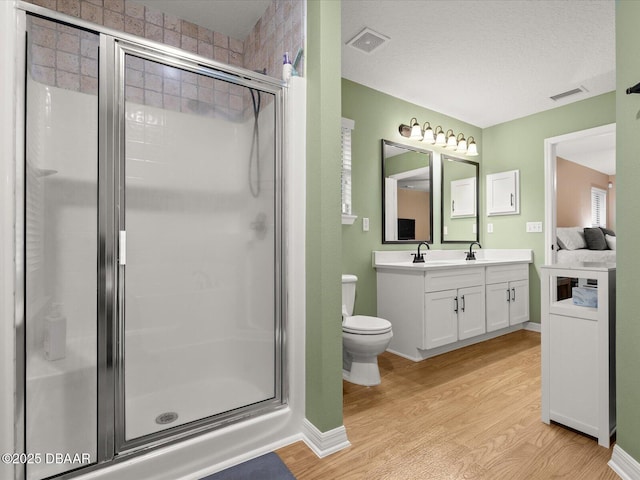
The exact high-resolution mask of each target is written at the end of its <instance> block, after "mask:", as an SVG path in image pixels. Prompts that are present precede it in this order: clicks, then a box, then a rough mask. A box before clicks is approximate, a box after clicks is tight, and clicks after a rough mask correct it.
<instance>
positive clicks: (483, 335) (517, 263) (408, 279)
mask: <svg viewBox="0 0 640 480" xmlns="http://www.w3.org/2000/svg"><path fill="white" fill-rule="evenodd" d="M411 253H412V252H409V251H402V252H396V251H376V252H373V264H374V268H375V269H376V276H377V284H378V286H377V297H378V316H379V317H381V318H385V319H387V320H389V321H390V322H391V324H392V325H393V338H392V340H391V343H390V345H389V348H388V350H389V351H390V352H393V353H395V354H397V355H400V356H402V357H405V358H408V359H410V360H413V361H416V362H417V361H420V360H423V359H425V358H429V357H433V356H435V355H439V354H441V353H445V352H448V351H451V350H455V349H457V348H461V347H464V346H467V345H471V344H473V343H477V342H481V341H484V340H487V339H489V338H493V337H497V336H499V335H504V334H506V333H509V332H513V331H515V330H519V329H521V328H523V326H522V324H523V322H526V321H527V320H529V264H530V263H531V262H532V259H533V254H532V251H531V250H526V249H518V250H488V249H482V250H477V251H476V257H477V260H471V261H467V260H465V254H466V252H465V251H462V250H439V251H429V252H427V254H426V261H425V262H424V263H412V258H413V257H412V256H411Z"/></svg>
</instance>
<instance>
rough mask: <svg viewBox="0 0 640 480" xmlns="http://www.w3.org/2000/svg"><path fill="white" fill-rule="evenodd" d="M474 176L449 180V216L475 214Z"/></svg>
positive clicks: (470, 215) (471, 215) (472, 215)
mask: <svg viewBox="0 0 640 480" xmlns="http://www.w3.org/2000/svg"><path fill="white" fill-rule="evenodd" d="M476 197H477V195H476V177H471V178H462V179H460V180H452V181H451V212H450V214H451V218H458V217H475V216H476Z"/></svg>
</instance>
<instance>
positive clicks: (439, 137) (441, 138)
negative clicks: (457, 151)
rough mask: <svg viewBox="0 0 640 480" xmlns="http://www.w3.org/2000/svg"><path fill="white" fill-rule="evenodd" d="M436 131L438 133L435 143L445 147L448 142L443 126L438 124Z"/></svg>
mask: <svg viewBox="0 0 640 480" xmlns="http://www.w3.org/2000/svg"><path fill="white" fill-rule="evenodd" d="M434 133H435V134H436V143H435V144H434V145H437V146H439V147H444V146H445V145H446V144H447V139H446V138H445V136H444V130H443V129H442V127H441V126H440V125H438V126H437V127H436V129H435V131H434Z"/></svg>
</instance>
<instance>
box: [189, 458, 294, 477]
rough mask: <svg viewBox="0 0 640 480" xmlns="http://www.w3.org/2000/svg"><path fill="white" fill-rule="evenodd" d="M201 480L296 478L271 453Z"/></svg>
mask: <svg viewBox="0 0 640 480" xmlns="http://www.w3.org/2000/svg"><path fill="white" fill-rule="evenodd" d="M201 480H296V477H294V476H293V474H292V473H291V472H290V471H289V469H288V468H287V466H286V465H285V464H284V463H282V460H280V457H279V456H278V455H276V454H275V453H273V452H271V453H267V454H266V455H262V456H261V457H257V458H254V459H252V460H249V461H246V462H244V463H241V464H240V465H236V466H234V467H230V468H227V469H226V470H222V471H221V472H218V473H214V474H213V475H209V476H208V477H204V478H202V479H201Z"/></svg>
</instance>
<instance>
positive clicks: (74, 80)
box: [56, 70, 80, 91]
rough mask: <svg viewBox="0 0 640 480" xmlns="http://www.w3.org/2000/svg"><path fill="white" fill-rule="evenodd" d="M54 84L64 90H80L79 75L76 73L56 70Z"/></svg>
mask: <svg viewBox="0 0 640 480" xmlns="http://www.w3.org/2000/svg"><path fill="white" fill-rule="evenodd" d="M56 86H58V87H60V88H64V89H66V90H74V91H79V90H80V75H78V74H77V73H70V72H63V71H62V70H57V71H56Z"/></svg>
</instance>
